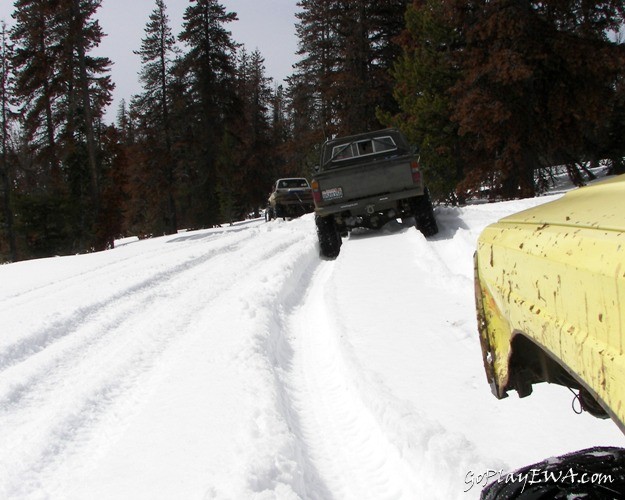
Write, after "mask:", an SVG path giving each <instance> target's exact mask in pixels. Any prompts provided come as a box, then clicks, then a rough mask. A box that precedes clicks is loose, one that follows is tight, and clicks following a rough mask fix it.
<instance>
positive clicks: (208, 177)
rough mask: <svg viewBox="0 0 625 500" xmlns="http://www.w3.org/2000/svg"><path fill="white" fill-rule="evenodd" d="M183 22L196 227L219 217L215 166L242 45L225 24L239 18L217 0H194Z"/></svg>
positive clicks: (188, 164) (182, 66)
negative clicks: (236, 61)
mask: <svg viewBox="0 0 625 500" xmlns="http://www.w3.org/2000/svg"><path fill="white" fill-rule="evenodd" d="M183 19H184V22H183V30H182V33H180V35H179V40H180V41H181V42H183V43H184V44H185V45H186V46H187V51H186V53H185V54H184V55H183V56H182V57H181V58H180V61H179V63H178V66H177V71H178V80H179V82H181V84H180V87H181V88H183V89H185V95H184V97H181V98H180V99H181V100H179V109H181V110H183V111H184V112H185V113H186V115H185V117H184V121H185V123H186V127H185V129H184V130H182V131H181V135H180V136H181V141H182V142H181V146H183V147H184V148H185V153H184V158H182V159H181V161H182V162H183V163H185V165H184V166H183V170H184V171H185V173H186V175H185V179H186V186H185V187H184V188H183V192H186V198H187V200H188V201H187V205H189V209H190V210H191V211H193V212H194V213H195V215H194V216H193V218H194V219H195V220H196V224H201V225H213V224H216V223H217V222H218V213H219V203H218V199H217V196H216V179H215V177H216V172H215V162H216V159H217V156H218V155H219V145H220V144H221V143H222V139H223V135H224V133H225V127H226V123H227V121H228V117H229V116H231V114H232V113H233V112H234V109H235V105H236V97H235V92H234V87H235V83H234V78H235V62H234V61H235V52H236V44H235V43H234V41H233V40H232V38H231V33H230V32H229V31H227V30H226V29H225V27H224V26H225V24H227V23H230V22H232V21H235V20H236V19H237V17H236V14H235V13H234V12H226V9H225V8H224V7H223V6H222V5H221V4H219V3H218V2H217V1H216V0H191V5H190V6H189V7H187V9H186V11H185V13H184V17H183ZM182 82H184V83H182ZM182 99H184V103H183V101H182Z"/></svg>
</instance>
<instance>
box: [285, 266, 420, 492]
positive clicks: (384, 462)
mask: <svg viewBox="0 0 625 500" xmlns="http://www.w3.org/2000/svg"><path fill="white" fill-rule="evenodd" d="M333 265H334V263H333V262H327V263H323V265H322V266H321V267H320V269H319V270H318V272H317V273H316V274H315V276H314V277H313V280H312V281H313V285H312V286H311V288H310V289H309V291H308V294H307V297H306V299H305V305H302V306H301V307H300V308H299V309H298V310H296V311H295V312H294V313H293V315H292V316H291V318H290V321H289V326H290V329H292V331H293V332H295V333H294V338H293V343H294V359H293V368H292V371H291V374H290V375H291V377H290V381H289V384H288V387H289V391H290V399H291V401H292V405H293V407H294V408H295V409H296V411H297V415H298V416H297V419H298V421H299V428H300V432H301V433H302V436H301V438H302V440H303V442H304V444H305V449H306V453H307V454H308V456H309V459H310V460H311V462H312V463H313V464H314V466H315V467H316V469H317V470H318V471H319V474H320V476H321V478H322V480H323V482H324V484H325V488H326V489H327V491H329V492H331V495H332V497H333V498H336V499H367V498H369V499H378V500H382V499H394V498H417V496H415V495H416V494H417V491H418V490H417V489H416V485H414V484H412V480H411V478H410V470H409V468H408V467H407V464H406V463H404V462H403V460H402V458H401V456H400V453H399V452H398V450H397V449H395V448H394V447H393V445H392V444H390V443H389V442H388V440H387V439H386V437H385V435H384V433H383V431H382V429H381V428H380V426H379V425H378V424H377V422H376V419H375V416H374V415H373V414H372V413H371V411H369V409H368V408H367V407H366V406H365V405H364V404H363V401H362V400H361V399H360V397H359V395H358V391H357V390H355V388H354V387H353V385H352V384H351V382H350V378H351V377H350V375H349V374H348V373H346V372H347V370H348V367H347V366H346V365H345V363H344V360H343V359H342V356H341V354H340V347H339V346H338V345H337V342H338V339H337V337H336V331H335V329H334V328H333V325H332V324H331V320H330V318H329V317H328V314H327V311H326V309H325V307H324V289H325V287H326V285H327V283H328V281H329V279H330V277H331V275H332V270H333ZM311 488H312V489H313V490H314V485H311Z"/></svg>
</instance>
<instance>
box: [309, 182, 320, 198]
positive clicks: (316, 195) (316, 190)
mask: <svg viewBox="0 0 625 500" xmlns="http://www.w3.org/2000/svg"><path fill="white" fill-rule="evenodd" d="M310 187H311V188H312V192H313V200H314V202H315V203H321V191H319V183H318V182H317V181H312V183H311V184H310Z"/></svg>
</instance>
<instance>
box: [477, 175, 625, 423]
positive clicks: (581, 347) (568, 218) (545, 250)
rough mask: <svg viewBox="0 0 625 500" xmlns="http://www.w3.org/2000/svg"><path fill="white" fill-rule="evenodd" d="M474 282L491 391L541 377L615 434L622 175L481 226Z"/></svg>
mask: <svg viewBox="0 0 625 500" xmlns="http://www.w3.org/2000/svg"><path fill="white" fill-rule="evenodd" d="M475 283H476V290H475V291H476V306H477V316H478V327H479V333H480V341H481V346H482V353H483V357H484V367H485V370H486V375H487V378H488V381H489V382H490V384H491V387H492V389H493V392H494V393H495V395H496V396H497V397H499V398H502V397H505V395H506V392H507V391H508V390H510V389H515V390H517V391H518V392H519V395H520V396H526V395H529V394H530V393H531V385H532V384H533V383H536V382H541V381H548V382H553V383H558V384H561V385H565V386H569V387H572V388H575V389H579V390H580V401H581V403H582V405H583V406H584V407H585V409H589V408H592V406H593V404H597V403H598V404H599V405H600V406H597V407H596V408H597V409H598V411H597V413H601V412H602V411H603V410H604V411H605V413H606V414H607V415H609V416H611V417H612V418H613V420H614V421H615V422H616V423H617V425H619V427H620V428H621V430H622V431H623V432H625V407H624V406H623V399H624V397H625V356H624V354H623V349H624V344H625V337H624V336H625V176H618V177H615V178H612V179H610V180H609V181H604V182H601V183H598V184H595V185H593V186H590V187H585V188H580V189H577V190H575V191H571V192H569V193H567V194H566V195H565V196H563V197H562V198H561V199H559V200H556V201H554V202H551V203H546V204H544V205H541V206H538V207H536V208H533V209H530V210H526V211H523V212H520V213H518V214H515V215H512V216H510V217H506V218H504V219H502V220H500V221H499V222H497V223H495V224H492V225H491V226H488V227H487V228H486V229H485V230H484V231H483V232H482V234H481V235H480V238H479V240H478V246H477V251H476V253H475ZM589 411H591V410H589Z"/></svg>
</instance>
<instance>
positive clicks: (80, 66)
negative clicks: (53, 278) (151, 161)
mask: <svg viewBox="0 0 625 500" xmlns="http://www.w3.org/2000/svg"><path fill="white" fill-rule="evenodd" d="M99 6H100V1H95V0H54V1H53V0H42V1H34V0H18V1H16V3H15V7H16V10H15V19H16V25H15V28H14V30H13V33H12V39H13V41H14V42H15V45H16V51H15V57H14V59H13V62H14V65H15V68H16V76H17V78H16V94H17V96H18V98H20V101H21V104H22V108H23V112H24V119H25V132H26V134H27V135H26V137H27V139H28V141H29V142H30V144H31V145H32V148H33V151H34V152H35V154H36V160H35V167H36V169H37V171H36V173H34V174H31V177H32V178H33V180H34V186H35V189H36V190H37V197H38V199H39V202H37V203H32V204H31V201H33V202H34V201H35V200H36V199H37V197H32V198H30V199H29V196H25V197H22V200H23V201H24V203H26V205H28V207H21V209H20V212H22V213H23V214H24V217H25V220H24V224H25V227H28V228H31V229H32V230H33V231H34V232H35V233H36V234H37V235H43V237H44V238H47V239H48V242H47V243H42V244H41V245H39V244H38V243H36V244H35V246H37V248H39V250H37V251H42V252H47V251H49V252H54V253H63V252H68V251H77V250H90V249H100V248H104V247H105V246H106V239H107V238H104V239H101V240H100V239H98V238H97V237H96V234H99V233H98V232H97V231H96V226H97V224H98V223H99V220H98V211H99V202H100V200H99V194H100V193H99V181H100V176H101V175H102V173H101V172H100V165H99V159H98V157H99V155H100V144H99V143H98V137H97V133H96V127H97V125H98V124H99V122H100V120H101V117H102V114H103V110H104V108H105V106H106V105H108V104H109V103H110V101H111V92H112V89H113V85H112V83H111V81H110V77H109V76H108V75H107V74H106V73H107V72H108V70H109V67H110V64H111V62H110V60H108V59H107V58H104V57H93V56H92V55H91V51H92V49H93V48H94V47H96V46H97V45H99V43H100V41H101V38H102V36H103V33H102V30H101V29H100V26H99V24H98V22H97V20H93V16H94V15H95V13H96V11H97V9H98V8H99ZM40 210H46V211H48V212H49V214H46V215H45V216H42V214H37V213H35V212H37V211H40ZM41 224H44V225H45V227H40V226H41ZM37 237H39V236H37ZM35 239H36V237H35V238H29V240H30V241H35Z"/></svg>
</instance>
